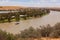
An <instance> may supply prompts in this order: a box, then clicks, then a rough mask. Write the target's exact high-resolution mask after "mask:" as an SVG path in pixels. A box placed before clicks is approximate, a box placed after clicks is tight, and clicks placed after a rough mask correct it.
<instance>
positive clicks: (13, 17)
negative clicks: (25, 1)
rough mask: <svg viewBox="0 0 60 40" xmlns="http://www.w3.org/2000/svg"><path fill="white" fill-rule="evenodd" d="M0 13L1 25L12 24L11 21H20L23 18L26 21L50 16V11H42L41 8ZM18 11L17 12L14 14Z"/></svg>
mask: <svg viewBox="0 0 60 40" xmlns="http://www.w3.org/2000/svg"><path fill="white" fill-rule="evenodd" d="M4 11H10V12H8V13H4ZM4 11H1V12H2V13H0V23H4V22H11V21H20V19H21V18H23V19H24V20H26V19H29V18H33V17H35V18H36V17H38V16H40V17H41V16H43V15H46V14H49V13H50V11H49V9H40V8H24V9H18V10H4ZM12 11H16V12H12Z"/></svg>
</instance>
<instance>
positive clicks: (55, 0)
mask: <svg viewBox="0 0 60 40" xmlns="http://www.w3.org/2000/svg"><path fill="white" fill-rule="evenodd" d="M0 6H26V7H60V0H0Z"/></svg>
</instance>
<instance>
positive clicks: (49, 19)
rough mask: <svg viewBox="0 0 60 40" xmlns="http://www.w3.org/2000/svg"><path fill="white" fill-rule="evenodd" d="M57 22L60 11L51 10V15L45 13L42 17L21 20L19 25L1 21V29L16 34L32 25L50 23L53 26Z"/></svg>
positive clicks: (59, 18)
mask: <svg viewBox="0 0 60 40" xmlns="http://www.w3.org/2000/svg"><path fill="white" fill-rule="evenodd" d="M57 22H60V12H58V11H51V12H50V14H49V15H45V16H43V17H41V18H36V19H35V18H33V19H28V20H21V21H20V22H19V23H20V24H18V25H15V23H16V22H11V23H1V24H0V29H2V30H5V31H7V32H10V33H13V34H16V33H19V32H20V31H21V30H24V29H26V28H29V27H31V26H32V27H34V28H36V27H39V26H40V25H47V24H50V25H51V26H53V25H54V24H56V23H57Z"/></svg>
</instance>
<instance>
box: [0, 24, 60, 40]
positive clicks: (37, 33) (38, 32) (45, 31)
mask: <svg viewBox="0 0 60 40" xmlns="http://www.w3.org/2000/svg"><path fill="white" fill-rule="evenodd" d="M43 37H49V38H60V23H57V24H55V25H54V26H50V25H49V24H48V25H47V26H40V27H39V28H33V27H30V28H28V29H24V30H22V31H20V33H19V34H15V35H14V34H11V33H8V32H6V31H2V30H0V40H30V39H31V40H32V39H33V38H34V39H35V38H39V40H42V39H41V38H43Z"/></svg>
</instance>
